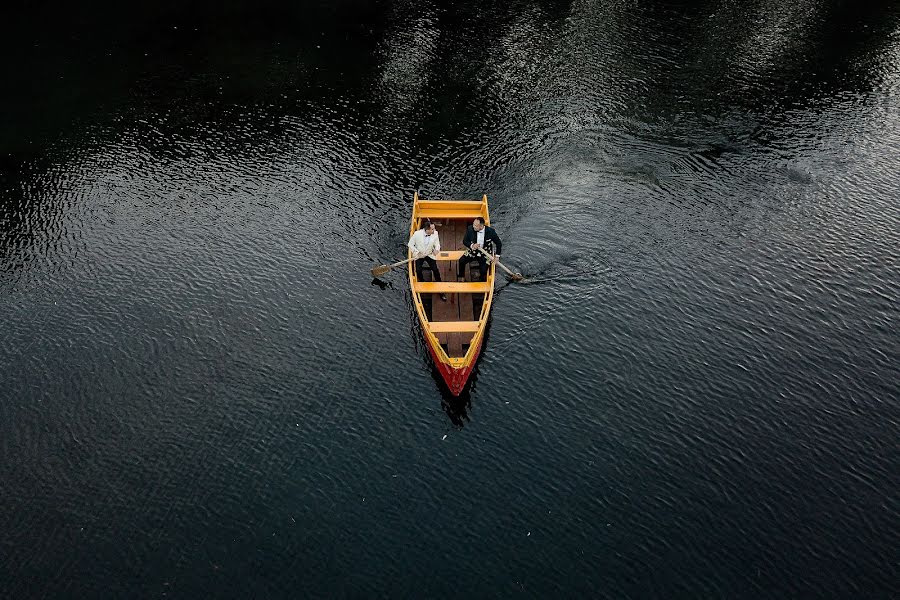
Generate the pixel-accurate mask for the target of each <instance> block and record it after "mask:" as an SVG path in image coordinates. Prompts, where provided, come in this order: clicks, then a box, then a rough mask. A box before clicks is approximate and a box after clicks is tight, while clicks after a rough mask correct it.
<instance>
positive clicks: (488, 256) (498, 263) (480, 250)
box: [478, 248, 516, 276]
mask: <svg viewBox="0 0 900 600" xmlns="http://www.w3.org/2000/svg"><path fill="white" fill-rule="evenodd" d="M478 251H479V252H481V253H482V254H484V255H485V256H486V257H487V258H489V259H491V262H494V263H497V266H498V267H500V268H501V269H503V270H504V271H506V272H507V273H509V274H510V275H513V276H515V275H516V274H515V273H513V272H512V271H510V270H509V269H507V268H506V267H505V266H504V265H503V263H502V262H500V261H499V260H497V259H496V258H494V257H493V256H491V255H490V254H488V253H487V252H485V251H484V248H479V249H478Z"/></svg>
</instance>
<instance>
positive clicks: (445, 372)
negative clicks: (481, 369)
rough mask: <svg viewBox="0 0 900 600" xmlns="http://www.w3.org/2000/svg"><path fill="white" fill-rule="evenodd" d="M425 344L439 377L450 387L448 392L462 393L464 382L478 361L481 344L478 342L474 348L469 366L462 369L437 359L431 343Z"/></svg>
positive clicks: (467, 379) (455, 394) (456, 394)
mask: <svg viewBox="0 0 900 600" xmlns="http://www.w3.org/2000/svg"><path fill="white" fill-rule="evenodd" d="M425 345H426V346H428V351H429V352H430V353H431V358H432V359H433V360H434V364H435V366H437V370H438V372H439V373H440V374H441V377H443V378H444V383H446V384H447V387H448V388H449V389H450V393H451V394H453V395H454V396H459V395H460V394H461V393H462V391H463V388H464V387H466V383H467V382H468V381H469V375H471V374H472V369H473V368H474V367H475V363H476V362H478V355H479V354H481V344H480V343H479V344H478V348H477V349H476V350H475V355H474V356H473V357H472V362H471V363H469V366H468V367H464V368H462V369H454V368H453V367H451V366H450V365H448V364H446V363H443V362H441V361H440V360H439V359H438V357H437V354H436V353H435V351H434V348H432V347H431V344H428V343H426V344H425Z"/></svg>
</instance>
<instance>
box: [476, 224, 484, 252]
mask: <svg viewBox="0 0 900 600" xmlns="http://www.w3.org/2000/svg"><path fill="white" fill-rule="evenodd" d="M475 241H476V242H477V243H478V245H479V246H481V247H482V248H484V227H482V228H481V231H479V232H478V233H477V234H476V236H475Z"/></svg>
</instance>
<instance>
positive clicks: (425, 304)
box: [408, 192, 496, 396]
mask: <svg viewBox="0 0 900 600" xmlns="http://www.w3.org/2000/svg"><path fill="white" fill-rule="evenodd" d="M475 217H481V218H482V219H484V222H485V224H486V225H489V224H490V216H489V215H488V202H487V195H485V196H484V197H482V199H481V200H475V201H471V200H423V199H421V198H419V194H418V192H417V193H416V195H415V196H414V198H413V213H412V221H411V222H410V224H409V234H410V236H412V234H413V233H415V231H416V230H417V229H420V228H421V222H422V220H423V219H425V218H429V219H431V221H432V223H434V224H435V227H436V228H437V230H438V234H439V235H440V239H441V252H440V253H439V254H438V255H437V262H438V268H439V270H440V273H441V281H440V282H435V281H419V280H418V279H417V278H416V269H415V266H414V263H413V262H412V261H410V263H409V264H408V270H409V281H410V287H411V289H412V296H413V302H414V303H415V306H416V313H417V314H418V315H419V322H420V323H421V324H422V332H423V334H424V335H425V345H426V346H427V347H428V351H429V352H430V353H431V357H432V358H433V359H434V364H435V366H436V367H437V369H438V371H439V372H440V374H441V376H442V377H443V378H444V381H445V382H446V383H447V387H448V388H449V389H450V392H451V393H452V394H453V395H454V396H459V394H460V393H461V392H462V390H463V388H464V387H465V385H466V382H467V381H468V380H469V375H471V374H472V368H473V367H474V366H475V362H476V361H477V360H478V356H479V354H480V353H481V343H482V341H483V339H484V330H485V327H487V321H488V315H490V312H491V301H492V300H493V299H494V271H495V270H496V268H495V266H494V264H493V263H489V264H488V266H487V271H488V272H487V281H483V282H481V281H477V280H476V281H473V272H472V271H469V267H473V268H474V270H475V271H477V269H478V267H477V263H469V265H468V266H467V273H466V278H465V279H466V281H465V282H457V280H456V266H457V261H458V260H459V258H460V257H461V256H462V255H463V252H464V250H462V248H463V245H462V240H463V236H464V235H465V233H466V227H468V226H469V225H471V224H472V219H474V218H475ZM451 248H452V250H451ZM457 248H459V249H457ZM409 257H410V258H412V251H410V252H409ZM426 272H427V271H426ZM427 278H428V277H427V276H426V275H425V273H423V279H427ZM440 294H446V295H447V300H446V301H442V300H441V299H440V298H439V296H440Z"/></svg>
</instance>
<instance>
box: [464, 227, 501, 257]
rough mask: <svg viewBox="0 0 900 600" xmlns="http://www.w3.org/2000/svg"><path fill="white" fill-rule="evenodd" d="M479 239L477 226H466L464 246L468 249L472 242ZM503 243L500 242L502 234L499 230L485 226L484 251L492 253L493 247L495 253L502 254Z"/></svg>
mask: <svg viewBox="0 0 900 600" xmlns="http://www.w3.org/2000/svg"><path fill="white" fill-rule="evenodd" d="M477 241H478V234H477V233H475V228H474V227H472V226H471V225H469V226H468V227H466V235H465V237H464V238H463V246H465V247H466V250H468V249H469V248H470V247H471V246H472V244H474V243H475V242H477ZM501 246H502V244H501V243H500V236H499V235H497V232H496V231H494V228H493V227H487V226H486V227H485V228H484V251H485V252H487V253H488V254H490V253H491V250H492V249H493V251H494V253H495V254H500V253H501V252H500V248H501Z"/></svg>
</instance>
